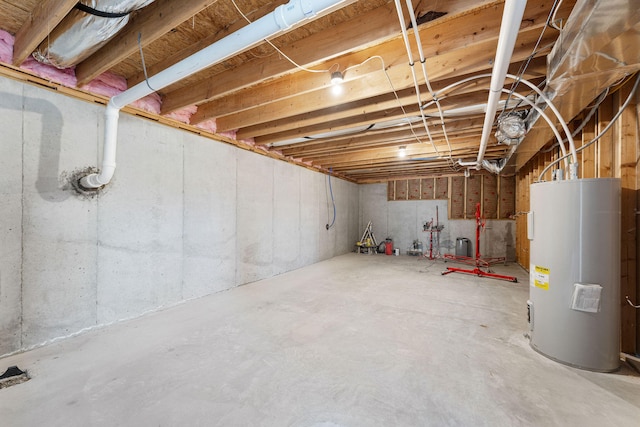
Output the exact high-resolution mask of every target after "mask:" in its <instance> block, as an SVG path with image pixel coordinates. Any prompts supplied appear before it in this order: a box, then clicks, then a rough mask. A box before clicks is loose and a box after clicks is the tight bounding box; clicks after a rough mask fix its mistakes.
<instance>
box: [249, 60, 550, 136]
mask: <svg viewBox="0 0 640 427" xmlns="http://www.w3.org/2000/svg"><path fill="white" fill-rule="evenodd" d="M520 65H521V64H520V63H515V64H513V66H512V67H510V69H512V70H514V71H513V72H514V73H516V72H517V70H518V69H519V67H520ZM531 66H532V68H531V69H530V71H532V73H525V74H527V77H526V78H528V79H529V80H531V81H532V82H534V83H535V82H538V81H539V79H538V78H536V77H533V76H534V75H537V73H536V72H535V71H536V70H538V69H539V67H544V68H546V61H545V59H544V58H536V59H534V60H533V61H531ZM488 71H489V70H482V71H480V73H486V72H488ZM474 74H479V73H472V74H467V75H463V76H456V77H455V78H452V79H444V80H440V81H437V82H434V83H433V88H434V90H438V89H439V88H443V87H445V86H447V85H449V84H451V83H454V82H456V81H459V80H460V79H463V78H467V77H471V76H473V75H474ZM488 82H489V78H487V79H479V80H474V81H472V82H471V83H470V84H469V85H467V86H461V87H459V88H457V90H456V91H452V92H451V93H450V96H448V97H446V98H441V99H443V102H442V106H443V108H444V109H449V108H454V107H456V106H457V105H469V104H473V103H476V102H477V103H486V99H487V92H486V90H487V88H488ZM477 91H480V95H479V96H478V97H477V98H476V97H475V95H474V96H471V97H469V98H465V97H462V96H461V95H470V94H474V92H477ZM396 93H397V96H398V99H396V98H395V96H394V95H393V94H383V95H379V96H377V97H374V98H367V99H363V100H358V101H355V102H352V103H346V104H342V105H340V107H339V108H335V107H331V108H327V109H322V110H317V111H311V112H308V113H303V114H298V115H295V116H292V117H287V118H284V119H278V120H274V121H271V122H265V123H259V124H256V125H253V126H248V127H244V128H242V129H240V130H239V131H238V137H239V138H255V141H256V142H257V143H259V144H269V143H272V142H277V141H282V140H286V139H291V138H298V137H304V136H308V135H313V134H316V133H324V132H327V131H328V130H330V129H331V130H335V129H337V128H338V127H342V128H345V129H346V128H349V127H357V126H360V125H366V124H370V123H372V122H373V120H390V119H392V118H394V117H395V118H401V117H404V113H403V112H402V111H400V110H399V109H398V106H399V103H400V104H402V105H404V106H405V112H407V113H408V114H412V113H413V112H416V113H417V112H418V111H419V110H418V109H417V103H416V96H415V90H414V89H413V88H409V89H405V90H400V91H397V92H396ZM391 111H397V112H398V113H397V115H395V116H394V115H393V114H391ZM425 111H427V112H429V111H431V112H434V113H435V112H437V109H436V108H435V106H434V107H433V108H430V109H428V110H425Z"/></svg>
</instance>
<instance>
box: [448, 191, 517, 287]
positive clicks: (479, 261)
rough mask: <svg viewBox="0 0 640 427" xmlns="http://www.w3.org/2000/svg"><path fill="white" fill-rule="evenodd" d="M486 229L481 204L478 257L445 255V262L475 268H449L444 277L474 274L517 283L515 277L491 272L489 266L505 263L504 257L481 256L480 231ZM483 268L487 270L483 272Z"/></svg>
mask: <svg viewBox="0 0 640 427" xmlns="http://www.w3.org/2000/svg"><path fill="white" fill-rule="evenodd" d="M482 228H484V221H483V220H482V215H481V213H480V203H478V204H477V205H476V257H475V258H471V257H468V256H461V255H450V254H445V255H444V258H445V260H451V261H455V262H460V263H463V264H467V265H471V266H473V267H474V268H473V269H472V270H471V269H466V268H458V267H447V269H446V270H445V271H443V272H442V275H443V276H444V275H445V274H449V273H463V274H473V275H474V276H479V277H489V278H491V279H499V280H507V281H509V282H517V281H518V278H517V277H515V276H504V275H502V274H495V273H491V272H490V271H489V266H491V265H493V264H497V263H499V262H504V261H505V258H504V257H494V258H482V256H481V255H480V231H481V230H482ZM482 268H484V269H486V271H483V270H482Z"/></svg>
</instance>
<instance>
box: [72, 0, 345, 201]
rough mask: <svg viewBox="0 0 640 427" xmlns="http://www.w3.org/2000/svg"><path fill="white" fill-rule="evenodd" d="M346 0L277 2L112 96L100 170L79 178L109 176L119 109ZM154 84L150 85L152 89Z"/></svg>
mask: <svg viewBox="0 0 640 427" xmlns="http://www.w3.org/2000/svg"><path fill="white" fill-rule="evenodd" d="M345 1H346V0H291V1H289V2H288V3H286V4H283V5H280V6H278V7H277V8H276V9H275V10H274V11H273V12H271V13H269V14H267V15H265V16H263V17H262V18H260V19H258V20H256V21H254V22H252V23H251V24H249V25H247V26H245V27H243V28H241V29H239V30H238V31H236V32H234V33H233V34H230V35H228V36H227V37H225V38H223V39H221V40H218V41H217V42H215V43H213V44H211V45H209V46H207V47H206V48H204V49H202V50H201V51H199V52H196V53H194V54H193V55H191V56H189V57H187V58H185V59H183V60H182V61H180V62H178V63H176V64H174V65H172V66H170V67H168V68H166V69H165V70H163V71H161V72H159V73H158V74H156V75H154V76H152V77H150V78H149V79H148V81H143V82H140V83H138V84H137V85H135V86H133V87H131V88H129V89H127V90H126V91H124V92H122V93H120V94H118V95H116V96H114V97H112V98H111V99H110V100H109V104H108V105H107V110H106V112H105V122H106V123H105V138H104V152H103V163H102V168H101V170H100V173H99V174H91V175H87V176H85V177H83V178H82V179H81V180H80V185H81V186H82V187H83V188H86V189H95V188H100V187H101V186H103V185H106V184H108V183H109V181H110V180H111V177H112V176H113V173H114V171H115V167H116V163H115V154H116V144H117V133H118V111H119V110H120V109H121V108H123V107H124V106H125V105H128V104H130V103H132V102H134V101H137V100H138V99H140V98H143V97H145V96H147V95H149V94H151V93H153V92H155V91H157V90H160V89H162V88H164V87H167V86H169V85H170V84H173V83H175V82H177V81H179V80H182V79H184V78H186V77H188V76H190V75H192V74H194V73H197V72H198V71H201V70H203V69H205V68H208V67H210V66H212V65H214V64H216V63H218V62H221V61H224V60H225V59H227V58H230V57H232V56H233V55H235V54H237V53H239V52H242V51H244V50H246V49H249V48H251V47H253V46H255V45H256V44H258V43H260V42H261V41H262V40H264V39H269V38H272V37H274V36H276V35H278V34H280V33H283V32H284V31H286V30H288V29H290V28H291V27H292V26H293V25H296V24H298V23H300V22H301V21H304V20H306V19H310V18H313V17H315V16H316V15H317V14H318V13H320V12H322V11H324V10H326V9H329V8H331V7H334V6H336V5H338V4H340V3H343V2H345ZM151 88H153V89H151Z"/></svg>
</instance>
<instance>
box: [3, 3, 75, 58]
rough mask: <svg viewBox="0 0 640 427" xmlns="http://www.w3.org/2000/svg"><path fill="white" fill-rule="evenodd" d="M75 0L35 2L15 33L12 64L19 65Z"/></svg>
mask: <svg viewBox="0 0 640 427" xmlns="http://www.w3.org/2000/svg"><path fill="white" fill-rule="evenodd" d="M76 3H78V1H77V0H43V1H40V2H38V3H37V4H36V7H35V8H34V9H33V10H32V11H31V14H30V16H29V19H28V20H26V21H25V22H24V24H22V26H21V27H20V30H18V32H17V33H16V39H15V43H14V45H13V65H15V66H20V64H22V62H23V61H24V60H25V59H26V58H27V56H29V55H30V54H31V52H33V51H34V50H35V48H36V47H38V45H39V44H40V42H42V40H44V39H45V38H46V37H47V34H49V33H50V32H51V31H52V30H53V29H54V28H55V27H56V25H58V24H59V23H60V21H62V20H63V19H64V17H65V16H67V14H68V13H69V11H70V10H71V9H73V7H74V6H75V5H76Z"/></svg>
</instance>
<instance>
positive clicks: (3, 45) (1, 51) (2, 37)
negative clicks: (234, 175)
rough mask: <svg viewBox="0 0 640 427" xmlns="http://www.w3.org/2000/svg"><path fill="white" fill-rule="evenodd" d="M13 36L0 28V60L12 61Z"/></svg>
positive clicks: (8, 62) (9, 62)
mask: <svg viewBox="0 0 640 427" xmlns="http://www.w3.org/2000/svg"><path fill="white" fill-rule="evenodd" d="M14 40H15V38H14V37H13V36H12V35H11V34H9V33H7V32H6V31H4V30H0V62H6V63H7V64H11V63H12V62H13V42H14Z"/></svg>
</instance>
